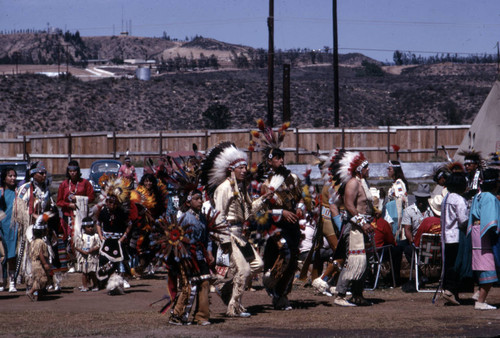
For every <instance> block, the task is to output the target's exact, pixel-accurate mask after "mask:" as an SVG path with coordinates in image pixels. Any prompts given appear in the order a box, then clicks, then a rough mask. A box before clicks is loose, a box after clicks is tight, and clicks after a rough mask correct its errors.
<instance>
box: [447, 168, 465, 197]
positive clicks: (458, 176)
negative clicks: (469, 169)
mask: <svg viewBox="0 0 500 338" xmlns="http://www.w3.org/2000/svg"><path fill="white" fill-rule="evenodd" d="M444 186H445V187H446V188H447V189H448V191H449V192H454V193H456V194H463V193H464V192H465V190H466V189H467V179H466V178H465V173H459V172H454V173H451V174H450V175H449V176H448V177H447V178H446V183H445V184H444Z"/></svg>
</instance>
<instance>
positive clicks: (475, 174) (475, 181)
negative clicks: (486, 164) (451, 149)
mask: <svg viewBox="0 0 500 338" xmlns="http://www.w3.org/2000/svg"><path fill="white" fill-rule="evenodd" d="M459 155H461V156H463V157H464V167H465V172H466V173H467V190H466V191H465V195H464V197H465V198H466V199H467V200H469V201H470V200H472V198H473V197H474V196H475V195H476V194H477V193H478V192H479V191H480V190H481V189H480V187H479V180H480V178H481V170H482V167H481V161H482V159H481V153H480V152H477V151H475V150H470V151H462V152H460V153H459Z"/></svg>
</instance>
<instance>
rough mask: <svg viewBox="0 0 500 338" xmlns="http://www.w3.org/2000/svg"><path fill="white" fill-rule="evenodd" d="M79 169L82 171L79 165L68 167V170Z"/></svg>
mask: <svg viewBox="0 0 500 338" xmlns="http://www.w3.org/2000/svg"><path fill="white" fill-rule="evenodd" d="M78 169H80V167H79V166H77V165H69V166H68V170H78Z"/></svg>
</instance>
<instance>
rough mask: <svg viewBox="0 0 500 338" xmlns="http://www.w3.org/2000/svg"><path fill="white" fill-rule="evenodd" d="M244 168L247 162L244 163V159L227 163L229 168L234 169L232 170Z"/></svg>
mask: <svg viewBox="0 0 500 338" xmlns="http://www.w3.org/2000/svg"><path fill="white" fill-rule="evenodd" d="M242 165H244V166H246V165H247V161H245V159H244V158H239V159H237V160H234V161H233V162H231V163H229V168H231V169H234V168H238V167H239V166H242Z"/></svg>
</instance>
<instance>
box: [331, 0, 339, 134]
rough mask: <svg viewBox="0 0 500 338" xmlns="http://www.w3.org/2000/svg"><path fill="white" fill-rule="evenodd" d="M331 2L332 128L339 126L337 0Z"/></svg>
mask: <svg viewBox="0 0 500 338" xmlns="http://www.w3.org/2000/svg"><path fill="white" fill-rule="evenodd" d="M332 1H333V6H332V7H333V11H332V12H333V92H334V93H333V100H334V103H333V107H334V113H335V118H334V126H335V128H338V127H339V125H340V106H339V41H338V36H337V0H332Z"/></svg>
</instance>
